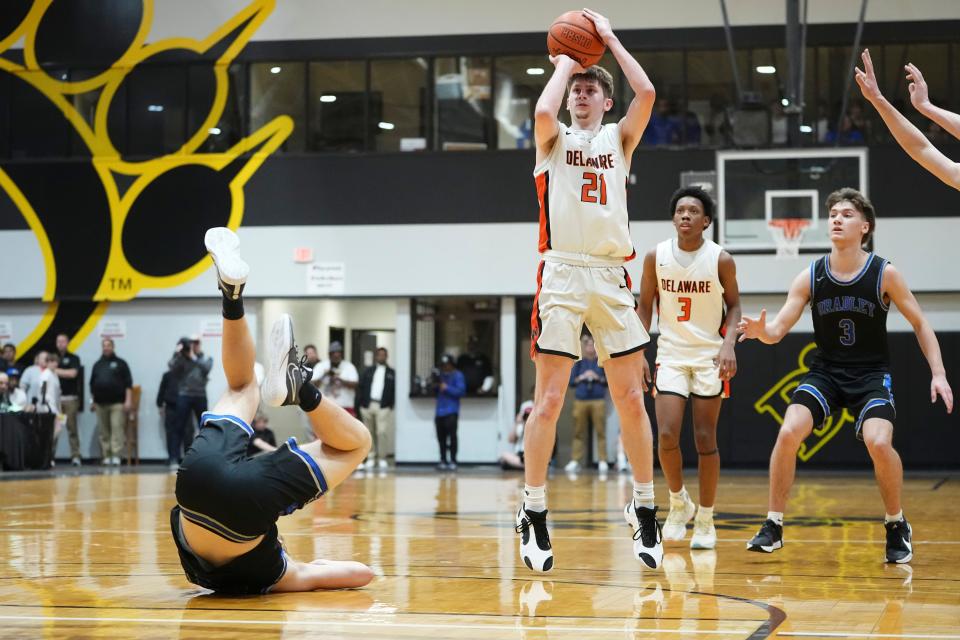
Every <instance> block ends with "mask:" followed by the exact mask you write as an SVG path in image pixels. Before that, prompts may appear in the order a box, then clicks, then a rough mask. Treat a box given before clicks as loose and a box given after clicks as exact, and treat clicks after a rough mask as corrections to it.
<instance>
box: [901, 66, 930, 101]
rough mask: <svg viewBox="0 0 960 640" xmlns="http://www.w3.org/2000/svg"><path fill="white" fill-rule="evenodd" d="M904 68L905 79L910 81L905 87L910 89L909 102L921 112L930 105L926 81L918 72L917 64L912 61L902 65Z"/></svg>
mask: <svg viewBox="0 0 960 640" xmlns="http://www.w3.org/2000/svg"><path fill="white" fill-rule="evenodd" d="M904 69H906V70H907V80H909V81H910V84H909V85H908V86H907V89H909V90H910V102H911V103H912V104H913V106H914V108H915V109H916V110H917V111H921V112H922V111H923V110H924V109H925V108H927V107H929V106H930V91H929V89H928V88H927V81H926V80H924V79H923V74H922V73H920V69H918V68H917V65H915V64H913V63H912V62H911V63H910V64H908V65H906V66H904Z"/></svg>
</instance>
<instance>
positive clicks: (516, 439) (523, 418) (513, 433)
mask: <svg viewBox="0 0 960 640" xmlns="http://www.w3.org/2000/svg"><path fill="white" fill-rule="evenodd" d="M531 411H533V400H527V401H525V402H524V403H523V404H521V405H520V410H519V411H518V412H517V416H516V418H514V419H513V429H511V430H510V433H508V434H507V442H509V443H510V444H511V445H512V447H511V449H512V450H511V451H502V452H500V461H499V462H500V468H501V469H503V470H504V471H506V470H507V469H523V427H524V425H526V423H527V418H528V417H530V412H531Z"/></svg>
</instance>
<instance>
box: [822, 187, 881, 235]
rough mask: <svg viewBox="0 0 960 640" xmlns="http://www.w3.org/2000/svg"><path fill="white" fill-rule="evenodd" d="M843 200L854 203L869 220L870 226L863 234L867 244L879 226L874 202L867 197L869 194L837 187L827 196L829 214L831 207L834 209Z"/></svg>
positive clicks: (854, 206) (849, 188) (855, 207)
mask: <svg viewBox="0 0 960 640" xmlns="http://www.w3.org/2000/svg"><path fill="white" fill-rule="evenodd" d="M843 201H847V202H849V203H850V204H852V205H853V208H854V209H856V210H857V211H859V212H860V213H861V214H862V215H863V218H864V219H865V220H866V221H867V224H869V225H870V228H869V229H867V232H866V233H865V234H864V235H863V240H862V244H866V243H867V242H869V240H870V237H871V236H872V235H873V232H874V230H875V229H876V228H877V212H876V211H875V210H874V208H873V203H872V202H870V199H869V198H867V196H865V195H863V194H862V193H860V192H859V191H857V190H856V189H853V188H851V187H844V188H842V189H837V190H836V191H834V192H833V193H831V194H830V195H828V196H827V212H828V215H829V211H830V209H833V207H834V206H835V205H836V204H837V203H838V202H843Z"/></svg>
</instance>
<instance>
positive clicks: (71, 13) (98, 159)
mask: <svg viewBox="0 0 960 640" xmlns="http://www.w3.org/2000/svg"><path fill="white" fill-rule="evenodd" d="M274 2H275V0H255V1H253V2H251V3H250V4H249V5H248V6H246V8H244V9H243V10H241V11H240V12H239V13H237V14H236V15H235V16H233V17H232V18H231V19H230V20H229V21H227V22H226V23H224V24H222V25H221V26H220V27H218V28H217V29H216V30H215V31H214V32H213V33H211V34H210V35H209V36H208V37H206V38H205V39H203V40H194V39H190V38H168V39H163V40H159V41H156V42H151V43H147V42H146V39H147V35H148V33H149V31H150V27H151V24H152V21H153V20H152V19H153V9H154V2H153V0H142V2H140V1H137V0H131V1H130V2H127V3H118V2H111V3H105V4H109V5H110V6H109V7H106V6H105V7H102V9H103V11H104V12H106V13H107V15H104V16H101V15H98V14H96V13H91V14H89V15H85V16H80V18H84V19H83V20H81V24H77V21H78V19H79V18H78V14H79V13H80V12H82V11H88V12H89V11H92V12H96V11H97V7H95V6H94V7H92V8H91V7H90V3H72V2H69V1H68V2H63V1H62V0H57V1H56V2H54V0H36V1H34V2H32V3H24V2H21V3H12V4H11V7H12V6H13V4H17V5H18V7H19V8H18V9H13V8H11V9H10V11H11V14H9V15H8V20H7V25H8V26H7V27H5V29H6V32H3V31H0V53H3V54H4V56H3V57H0V76H5V77H0V81H4V82H6V83H7V85H8V86H10V87H11V91H10V92H9V93H10V96H12V97H8V98H6V100H9V108H10V109H11V110H14V111H15V110H16V109H17V108H20V109H21V110H22V111H24V112H23V113H20V112H16V113H13V114H12V115H11V116H10V119H11V128H12V131H16V132H17V133H16V135H21V136H24V141H23V144H22V145H21V147H22V149H25V151H18V152H15V153H11V157H10V158H9V159H3V160H2V161H0V189H3V190H4V191H6V193H7V194H8V196H9V197H10V199H11V200H12V202H13V203H14V205H15V206H16V207H17V209H18V210H19V211H20V212H21V213H22V215H23V216H24V218H25V219H26V221H27V223H28V224H29V226H30V229H31V230H32V231H33V232H34V234H35V235H36V237H37V240H38V242H39V245H40V250H41V253H42V255H43V259H44V264H45V270H46V283H45V287H44V291H43V294H42V299H43V300H45V301H48V302H50V303H51V304H50V307H49V309H48V311H47V314H46V317H45V318H44V320H43V321H42V322H41V324H40V325H39V326H37V327H36V329H35V330H34V331H33V332H32V334H31V335H30V336H29V337H28V338H27V339H26V340H24V341H23V342H22V343H21V344H20V345H19V351H20V352H21V353H25V352H26V351H28V350H29V349H30V348H31V347H33V346H34V345H35V344H36V343H37V342H38V341H40V340H44V341H49V338H50V334H51V332H54V331H56V332H58V333H67V334H68V335H70V336H72V338H73V339H72V340H71V346H72V347H73V348H75V347H76V346H78V345H79V343H80V342H82V340H83V338H84V337H85V336H86V334H87V333H88V332H89V331H90V330H91V329H92V328H93V326H94V325H95V324H96V320H97V319H98V318H99V317H100V315H102V313H103V311H104V308H105V303H106V302H107V301H122V300H130V299H132V298H134V297H136V296H137V294H138V293H140V292H142V291H143V290H145V289H161V288H168V287H174V286H177V285H181V284H183V283H185V282H187V281H189V280H191V279H193V278H194V277H196V276H197V275H199V274H200V273H202V272H203V271H205V270H206V269H207V268H208V267H209V266H210V264H211V263H210V260H209V258H208V257H207V256H206V253H205V251H204V250H203V233H202V231H203V229H204V228H206V227H210V226H227V227H230V228H231V229H237V228H238V227H239V226H240V223H241V220H242V218H243V211H244V193H243V188H244V185H245V184H246V183H247V181H248V180H249V179H250V178H251V176H252V175H253V174H254V173H255V172H256V171H257V170H258V169H259V167H260V166H261V165H262V164H263V163H264V161H265V160H266V159H267V158H268V157H269V156H270V155H271V154H272V153H273V152H274V151H275V150H276V149H277V148H278V147H279V146H280V145H281V144H282V143H283V141H284V140H285V139H286V138H287V137H288V136H289V135H290V133H291V132H292V131H293V121H292V120H291V119H290V118H289V117H288V116H278V117H276V118H274V119H273V120H271V121H269V122H267V123H266V124H265V125H264V126H262V127H260V128H259V129H257V130H256V131H252V132H250V134H249V135H248V136H246V137H241V136H240V134H239V133H238V132H234V133H235V134H236V135H235V137H234V138H232V139H233V140H234V143H233V144H232V145H229V146H228V145H224V144H212V143H213V142H215V141H217V140H223V138H218V139H215V138H214V136H217V135H219V134H221V130H220V127H221V126H223V125H221V122H223V117H224V110H225V106H226V105H227V103H228V96H229V94H230V91H231V76H230V65H231V63H232V62H233V60H234V59H235V58H236V56H237V55H238V54H239V53H240V51H241V50H242V49H243V48H244V47H245V46H246V44H247V43H248V42H249V40H250V38H251V37H252V35H253V34H254V32H256V30H257V29H258V28H259V27H260V26H261V25H262V23H263V22H264V20H266V18H267V16H268V15H269V14H270V13H271V11H272V10H273V8H274ZM15 10H20V11H22V19H21V20H20V21H19V22H15V20H17V19H18V17H19V16H13V14H12V12H13V11H15ZM96 18H99V21H98V20H97V19H96ZM104 22H106V23H107V24H103V23H104ZM11 25H12V26H11ZM118 25H119V28H118ZM84 28H89V29H91V30H93V31H92V35H91V33H83V32H82V31H80V30H82V29H84ZM10 29H12V30H10ZM97 30H99V31H97ZM118 30H119V31H123V35H120V36H117V31H118ZM97 33H100V34H102V35H103V40H105V41H106V40H110V42H107V43H106V44H104V46H103V47H100V50H98V51H97V55H99V56H100V57H101V58H102V57H103V56H104V55H105V54H104V51H103V49H108V50H109V51H108V53H109V54H112V55H113V57H112V59H111V60H110V62H109V63H107V64H101V65H100V67H97V65H96V64H93V65H90V64H87V63H85V62H83V60H84V56H85V54H84V52H83V51H78V50H76V49H77V48H78V47H80V45H82V44H83V43H84V42H86V43H88V44H89V43H90V42H96V41H97V35H96V34H97ZM21 41H22V42H23V50H22V61H21V60H20V59H19V56H18V55H7V53H11V54H15V53H17V52H14V51H10V52H8V50H10V49H11V47H12V46H13V45H14V44H15V43H18V42H21ZM97 44H99V43H97ZM111 46H112V47H113V49H110V47H111ZM71 47H73V48H71ZM93 58H96V56H94V55H93V54H91V55H90V56H87V59H93ZM57 60H62V62H60V63H58V62H57ZM165 70H179V72H180V73H183V74H184V77H185V78H187V79H188V83H189V89H187V90H184V93H183V95H182V96H179V97H178V96H163V95H160V96H158V97H157V99H155V100H154V99H153V96H154V95H156V94H157V92H158V86H160V82H159V79H161V78H162V76H163V73H164V72H165ZM234 90H236V87H234ZM188 91H189V92H190V93H189V101H188V93H187V92H188ZM151 92H152V93H151ZM144 96H151V99H150V100H149V102H150V104H142V102H143V100H144V99H145V98H144ZM198 96H199V97H198ZM3 99H4V98H2V97H0V100H3ZM165 99H169V100H171V101H174V102H176V100H177V99H179V100H180V103H178V104H177V105H175V109H180V110H181V111H176V110H175V109H170V108H169V107H170V105H169V103H168V105H167V107H168V113H167V114H166V116H165V115H164V114H163V111H164V101H165ZM153 103H156V104H153ZM21 105H27V107H21ZM134 108H136V109H137V113H136V115H137V117H138V118H148V117H152V116H154V115H155V116H156V117H157V118H163V117H172V114H173V113H183V114H184V118H183V120H182V121H181V122H182V123H183V126H181V127H180V129H179V130H175V129H174V128H173V127H170V128H169V129H170V130H169V131H167V130H164V129H163V128H162V126H161V127H160V128H159V129H158V130H159V131H161V133H160V134H159V138H158V139H159V142H156V143H153V146H149V145H147V146H144V145H143V144H140V145H139V146H138V144H137V143H138V142H142V138H143V137H145V136H146V133H145V132H144V131H142V130H135V129H134V127H133V126H132V125H131V122H133V121H132V120H131V116H130V111H131V110H132V109H134ZM141 111H144V112H148V113H141ZM140 121H142V120H140ZM24 124H26V125H28V126H26V127H24V126H22V125H24ZM61 129H62V130H64V131H66V132H67V133H66V134H65V136H64V137H65V139H68V140H69V143H68V145H67V147H68V148H66V149H64V151H63V152H62V153H57V152H56V150H54V151H53V152H49V151H47V150H44V149H40V147H41V146H42V144H41V142H36V143H34V142H33V141H32V140H31V139H30V138H29V137H28V136H29V135H30V132H32V131H35V132H36V135H35V136H34V137H35V138H36V139H37V140H40V139H41V138H42V137H43V134H44V133H45V132H48V131H51V130H57V131H60V130H61ZM21 132H26V133H21ZM138 136H139V137H138ZM11 137H12V138H13V137H14V136H13V135H12V136H11ZM160 147H162V151H160V152H158V151H157V149H158V148H160ZM204 149H208V151H204ZM209 149H217V151H215V152H211V151H209ZM35 150H36V151H35ZM18 154H19V155H18ZM57 156H59V157H57ZM66 302H69V303H70V304H69V305H68V304H63V303H66ZM83 303H86V307H84V308H85V309H86V308H89V311H88V312H86V311H84V312H78V311H77V308H78V306H81V307H82V306H83ZM91 303H94V304H91ZM70 305H72V309H73V310H72V311H71V313H70V314H66V313H65V307H67V306H70Z"/></svg>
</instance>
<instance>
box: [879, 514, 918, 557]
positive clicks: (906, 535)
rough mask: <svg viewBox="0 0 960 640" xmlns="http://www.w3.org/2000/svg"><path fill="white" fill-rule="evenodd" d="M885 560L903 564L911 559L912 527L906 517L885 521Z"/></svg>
mask: <svg viewBox="0 0 960 640" xmlns="http://www.w3.org/2000/svg"><path fill="white" fill-rule="evenodd" d="M883 526H884V527H886V528H887V562H890V563H893V564H904V563H906V562H910V560H912V559H913V542H912V540H913V529H912V528H911V527H910V523H909V522H907V519H906V518H901V519H900V520H898V521H897V522H887V523H885V524H884V525H883Z"/></svg>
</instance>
